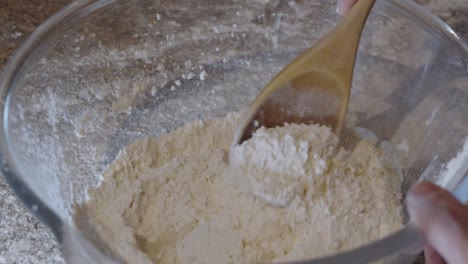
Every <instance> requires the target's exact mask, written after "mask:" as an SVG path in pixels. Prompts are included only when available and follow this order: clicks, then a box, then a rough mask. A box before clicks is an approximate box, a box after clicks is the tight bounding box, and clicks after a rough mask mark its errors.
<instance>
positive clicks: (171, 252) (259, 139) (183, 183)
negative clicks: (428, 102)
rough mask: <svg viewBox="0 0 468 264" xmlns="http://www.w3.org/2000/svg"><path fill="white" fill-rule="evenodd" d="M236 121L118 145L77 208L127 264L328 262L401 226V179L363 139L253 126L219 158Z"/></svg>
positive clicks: (321, 130)
mask: <svg viewBox="0 0 468 264" xmlns="http://www.w3.org/2000/svg"><path fill="white" fill-rule="evenodd" d="M237 118H238V116H237V115H228V116H227V117H225V118H222V119H215V120H210V121H205V122H201V121H196V122H193V123H191V124H188V125H186V126H184V127H181V128H179V129H177V130H175V131H173V132H171V133H169V134H167V135H164V136H162V137H160V138H158V139H153V138H150V137H147V138H145V139H142V140H140V141H138V142H136V143H134V144H131V145H129V146H127V147H126V148H124V149H123V150H122V152H121V153H120V155H119V156H118V158H117V159H116V160H115V162H114V163H113V164H112V165H111V166H110V167H109V168H108V169H107V170H106V171H105V172H104V175H103V176H104V178H103V181H102V182H101V183H100V185H99V186H97V187H96V188H94V189H92V190H90V191H89V194H90V199H89V201H87V202H86V203H85V204H81V205H77V206H76V214H75V220H76V222H77V226H78V228H85V227H84V226H82V225H81V226H80V223H81V222H80V221H79V219H83V218H86V219H88V220H87V221H89V223H88V224H90V225H91V226H92V227H93V229H94V232H95V233H96V235H97V236H99V238H100V239H101V240H103V241H104V242H105V243H106V244H107V245H108V247H109V248H110V249H111V250H112V251H113V252H115V254H116V255H117V256H118V257H119V258H121V259H122V260H124V261H125V262H127V263H213V264H215V263H216V264H220V263H255V262H279V261H289V260H299V259H305V258H313V257H318V256H323V255H329V254H332V253H335V252H338V251H343V250H347V249H351V248H354V247H357V246H360V245H362V244H365V243H368V242H371V241H373V240H376V239H379V238H381V237H383V236H384V235H387V234H389V233H391V232H393V231H396V230H397V229H399V228H400V227H401V226H402V216H401V211H402V208H401V205H400V184H401V178H400V175H399V174H398V173H397V170H396V169H395V167H394V166H392V163H391V162H390V160H389V159H388V157H387V155H386V154H385V152H384V151H383V150H381V149H379V148H376V147H375V146H374V145H373V144H371V143H369V142H367V141H362V142H360V143H359V144H358V145H357V146H356V147H355V149H354V150H352V151H347V150H344V149H340V150H338V151H337V149H336V145H337V142H338V139H337V137H336V136H335V135H334V134H333V133H332V131H331V130H330V129H329V128H327V127H324V126H318V125H309V126H306V125H288V124H286V125H285V126H284V127H281V128H273V129H264V128H261V129H259V130H258V131H257V132H256V133H255V134H254V136H253V138H251V139H250V140H248V141H246V142H244V143H243V144H242V145H240V146H238V147H236V148H235V149H234V150H233V155H232V160H231V162H232V163H233V166H231V167H230V168H228V156H229V155H228V151H229V145H230V141H231V139H232V133H233V131H234V127H235V124H236V123H237V122H236V121H237Z"/></svg>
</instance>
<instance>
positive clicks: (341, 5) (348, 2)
mask: <svg viewBox="0 0 468 264" xmlns="http://www.w3.org/2000/svg"><path fill="white" fill-rule="evenodd" d="M357 1H358V0H338V6H337V7H336V12H338V14H340V15H344V14H346V12H348V10H349V9H351V7H352V6H353V5H354V4H355V3H356V2H357Z"/></svg>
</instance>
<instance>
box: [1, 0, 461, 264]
mask: <svg viewBox="0 0 468 264" xmlns="http://www.w3.org/2000/svg"><path fill="white" fill-rule="evenodd" d="M337 20H339V17H338V16H337V15H336V14H335V3H334V2H333V1H328V0H327V1H302V0H295V1H293V0H288V1H281V0H270V1H268V0H267V1H264V0H254V1H239V0H232V1H212V0H200V1H181V0H175V1H168V0H153V1H149V0H132V1H123V0H120V1H119V0H101V1H96V0H88V1H76V2H74V3H72V4H70V5H69V6H67V7H66V8H65V9H63V10H62V11H60V12H58V13H57V14H55V15H54V16H53V17H51V18H50V19H49V20H47V21H46V22H45V23H44V24H43V25H41V26H40V27H39V28H38V29H37V30H36V31H35V32H34V33H33V34H32V35H31V37H30V38H29V39H28V40H27V41H26V42H25V43H24V44H23V45H22V46H21V48H20V49H19V50H18V51H17V52H16V53H15V54H14V56H13V57H12V59H11V60H10V61H9V63H8V64H7V66H6V67H5V69H4V71H3V72H2V75H1V79H0V81H1V82H0V91H1V96H2V102H3V104H2V108H1V111H2V116H3V118H2V119H1V120H2V121H1V125H2V129H1V134H0V149H1V161H2V163H1V168H2V171H3V173H4V175H5V176H6V178H7V179H8V182H9V183H10V185H11V187H12V188H13V189H14V190H15V192H16V194H17V195H18V196H19V197H20V198H21V200H22V201H23V202H24V204H25V206H27V207H28V208H29V209H30V210H31V211H32V212H33V213H34V214H35V215H36V216H37V217H38V218H39V219H41V221H43V222H44V223H45V224H46V225H48V227H50V229H51V230H52V231H53V232H54V233H55V235H56V237H57V239H58V240H59V242H60V243H61V248H62V251H63V254H64V256H65V258H66V259H67V262H69V263H114V262H115V260H114V259H113V258H112V257H110V256H111V255H112V254H111V252H108V251H106V246H105V245H104V244H102V243H101V242H100V241H99V240H98V239H97V238H96V237H94V236H93V235H94V234H93V233H92V232H87V231H86V230H76V228H75V227H74V226H73V221H72V217H71V216H72V210H73V203H74V202H82V201H84V200H85V199H86V190H87V188H89V187H91V186H95V185H96V184H97V183H98V182H99V180H100V173H101V172H102V171H103V170H104V169H105V168H106V167H107V166H108V165H109V164H110V163H111V162H112V161H113V159H114V158H115V157H116V155H117V154H118V152H119V150H120V149H121V148H122V147H123V146H125V145H126V144H129V143H131V142H133V141H135V140H136V139H139V138H142V137H144V136H145V135H154V136H158V135H162V134H165V133H167V132H168V131H171V130H173V129H175V128H177V127H179V126H181V125H184V124H186V123H188V122H190V121H193V120H197V119H208V118H213V117H219V116H224V115H225V114H227V113H228V112H232V111H239V110H242V109H244V108H246V107H247V106H248V105H249V103H250V102H251V101H252V100H253V98H254V97H255V95H256V94H257V93H258V92H259V90H260V89H261V88H262V87H263V86H264V85H265V84H266V83H267V82H268V81H269V80H270V79H271V78H272V77H273V76H274V75H275V74H276V73H277V72H278V71H279V70H281V68H283V67H284V66H285V65H287V63H288V62H290V61H291V60H292V59H293V58H294V57H296V56H297V55H298V54H300V53H301V52H302V51H304V50H305V49H306V48H308V47H310V46H311V45H313V43H314V42H315V41H317V40H318V39H319V38H320V37H321V36H323V35H324V34H325V33H326V32H328V31H329V30H330V29H331V28H332V27H333V26H334V24H335V23H336V22H337ZM467 61H468V51H467V49H466V47H465V46H463V44H462V43H461V41H460V39H459V38H458V37H457V36H456V34H455V33H454V32H453V31H452V30H451V29H450V28H449V27H447V26H446V25H445V24H444V23H442V22H441V21H440V20H439V19H437V18H435V17H434V16H432V15H430V14H429V13H427V12H426V11H424V10H423V9H421V8H420V7H418V6H417V5H415V4H414V3H412V2H410V1H407V0H387V1H385V0H379V1H377V3H376V6H375V7H374V9H373V11H372V13H371V15H370V18H369V21H368V23H367V25H366V27H365V30H364V35H363V38H362V41H361V44H360V48H359V54H358V58H357V63H356V68H355V72H354V81H353V88H352V92H351V98H350V105H349V113H348V114H347V117H346V120H345V131H346V129H348V130H349V129H354V130H355V131H361V132H363V133H367V134H368V132H369V130H370V131H372V132H373V133H374V134H375V135H376V136H377V138H378V139H379V140H380V141H381V142H382V144H384V143H389V145H390V146H393V148H394V153H395V156H396V158H397V159H398V161H399V164H400V165H401V171H402V174H403V176H404V184H403V190H402V192H403V193H405V192H406V190H407V189H408V188H409V186H410V185H411V184H412V183H414V182H416V181H418V180H421V179H426V180H431V181H435V182H437V183H439V184H441V185H443V186H444V187H446V188H448V189H449V190H451V191H453V192H455V193H456V194H457V195H458V198H460V199H462V200H464V201H466V200H467V197H466V196H467V193H468V191H467V189H468V188H467V185H468V183H467V182H468V180H465V179H466V177H465V176H466V174H467V168H466V166H464V167H463V166H458V167H456V166H455V165H457V164H458V165H460V164H462V163H466V161H467V159H468V158H467V156H468V143H466V137H467V136H468V115H466V113H468V104H467V101H468V72H467ZM463 151H464V152H463ZM457 155H458V156H457ZM455 157H458V161H459V162H458V163H456V164H455V163H453V162H452V165H451V166H448V162H449V161H450V160H452V159H453V158H455ZM454 164H455V165H454ZM454 166H455V168H453V167H454ZM420 241H421V238H420V237H419V235H418V234H417V232H416V231H414V229H413V228H412V227H411V223H410V222H409V223H408V224H407V226H406V228H404V229H402V230H401V231H399V232H397V233H395V234H393V235H390V236H389V237H386V238H383V239H382V240H379V241H377V242H375V243H372V244H370V245H367V246H364V247H362V248H359V249H356V250H353V251H349V252H344V253H341V254H338V255H334V256H328V257H325V258H323V259H320V260H306V261H307V262H310V263H369V262H372V261H379V263H404V262H411V261H412V259H413V258H414V254H415V252H417V249H418V248H417V245H418V242H420ZM415 249H416V251H415Z"/></svg>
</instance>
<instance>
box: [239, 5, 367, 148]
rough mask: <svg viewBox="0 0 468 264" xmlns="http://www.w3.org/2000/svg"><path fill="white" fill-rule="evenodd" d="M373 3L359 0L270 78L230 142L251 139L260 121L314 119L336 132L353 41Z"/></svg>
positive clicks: (351, 63)
mask: <svg viewBox="0 0 468 264" xmlns="http://www.w3.org/2000/svg"><path fill="white" fill-rule="evenodd" d="M374 2H375V0H359V1H358V2H357V3H356V4H355V5H354V6H353V7H352V8H351V10H349V11H348V13H347V14H346V16H345V17H343V19H342V20H341V22H340V23H339V24H338V25H337V26H336V27H335V28H334V29H333V30H332V31H331V32H330V33H328V34H327V35H326V36H325V37H323V38H322V39H321V40H319V41H318V43H317V44H315V45H314V46H313V47H312V48H310V49H308V50H307V51H306V52H304V53H303V54H302V55H300V56H299V57H298V58H296V59H295V60H294V61H293V62H292V63H290V64H289V65H288V66H286V68H284V69H283V70H282V71H281V72H280V73H279V74H278V75H276V77H275V78H273V80H271V81H270V83H269V84H268V85H267V86H266V87H265V88H264V89H263V91H262V92H261V93H260V94H259V95H258V96H257V98H256V99H255V101H254V102H253V103H252V105H251V106H250V108H249V110H248V111H247V113H246V115H245V116H244V118H243V120H242V122H241V125H240V126H239V127H238V129H237V131H236V133H235V135H234V140H233V146H235V145H237V144H241V143H242V142H243V141H245V140H247V139H249V138H251V137H252V134H253V133H254V132H255V130H257V129H258V128H259V127H261V126H264V127H267V128H271V127H276V126H282V125H284V123H304V124H312V123H318V124H322V125H326V126H329V127H331V128H333V130H334V131H335V132H336V133H337V134H339V131H340V129H341V126H342V122H343V119H344V116H345V114H346V109H347V107H348V100H349V94H350V90H351V84H352V77H353V69H354V62H355V59H356V53H357V49H358V46H359V40H360V38H361V33H362V29H363V28H364V24H365V23H366V20H367V17H368V15H369V13H370V10H371V9H372V6H373V5H374Z"/></svg>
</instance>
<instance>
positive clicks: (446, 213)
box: [407, 182, 468, 264]
mask: <svg viewBox="0 0 468 264" xmlns="http://www.w3.org/2000/svg"><path fill="white" fill-rule="evenodd" d="M407 206H408V211H409V214H410V216H411V219H412V220H413V221H414V223H415V224H416V226H417V228H418V229H419V230H420V231H421V232H422V233H423V235H424V236H425V238H426V241H427V243H428V244H429V245H430V246H431V248H432V249H433V250H434V251H435V252H437V253H438V255H439V256H440V257H441V258H442V259H444V260H446V262H447V263H449V264H462V263H466V261H467V260H468V251H467V249H468V208H467V207H466V206H464V205H463V204H461V203H460V202H458V200H456V199H455V198H454V197H453V196H452V195H451V194H450V193H449V192H447V191H445V190H443V189H441V188H439V187H438V186H436V185H434V184H432V183H427V182H426V183H419V184H417V185H415V186H414V187H413V188H412V189H411V190H410V192H409V194H408V197H407ZM432 249H429V250H428V252H426V255H429V258H430V259H431V260H432V259H433V260H434V261H437V260H438V259H437V255H435V254H432V252H431V251H432ZM434 263H437V264H438V263H440V262H434ZM442 263H443V262H442Z"/></svg>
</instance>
